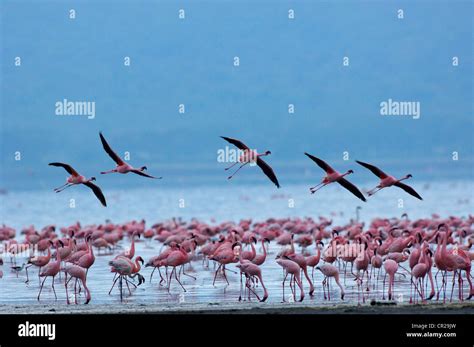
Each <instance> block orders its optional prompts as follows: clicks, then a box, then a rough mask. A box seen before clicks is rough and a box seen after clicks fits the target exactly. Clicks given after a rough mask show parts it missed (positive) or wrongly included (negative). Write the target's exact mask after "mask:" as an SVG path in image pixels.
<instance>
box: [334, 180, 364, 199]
mask: <svg viewBox="0 0 474 347" xmlns="http://www.w3.org/2000/svg"><path fill="white" fill-rule="evenodd" d="M337 183H339V184H340V185H341V186H343V187H344V188H346V189H347V190H348V191H350V192H351V193H352V194H354V195H355V196H357V197H358V198H359V199H361V200H362V201H366V200H365V197H364V194H362V193H361V192H360V190H359V189H357V187H356V186H355V185H353V184H352V183H351V182H349V181H348V180H346V179H345V178H341V179H339V180H337Z"/></svg>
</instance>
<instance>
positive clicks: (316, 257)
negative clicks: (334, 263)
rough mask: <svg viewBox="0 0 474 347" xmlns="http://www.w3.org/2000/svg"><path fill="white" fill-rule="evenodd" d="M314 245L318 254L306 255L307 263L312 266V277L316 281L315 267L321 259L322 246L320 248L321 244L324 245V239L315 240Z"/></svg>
mask: <svg viewBox="0 0 474 347" xmlns="http://www.w3.org/2000/svg"><path fill="white" fill-rule="evenodd" d="M314 245H315V247H316V254H315V255H310V256H307V257H306V265H307V266H308V267H310V268H312V270H311V278H312V279H313V281H314V268H315V267H316V266H317V265H318V264H319V261H320V260H321V248H319V246H321V247H324V243H323V242H322V241H318V240H315V243H314Z"/></svg>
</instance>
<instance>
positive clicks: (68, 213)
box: [0, 181, 474, 305]
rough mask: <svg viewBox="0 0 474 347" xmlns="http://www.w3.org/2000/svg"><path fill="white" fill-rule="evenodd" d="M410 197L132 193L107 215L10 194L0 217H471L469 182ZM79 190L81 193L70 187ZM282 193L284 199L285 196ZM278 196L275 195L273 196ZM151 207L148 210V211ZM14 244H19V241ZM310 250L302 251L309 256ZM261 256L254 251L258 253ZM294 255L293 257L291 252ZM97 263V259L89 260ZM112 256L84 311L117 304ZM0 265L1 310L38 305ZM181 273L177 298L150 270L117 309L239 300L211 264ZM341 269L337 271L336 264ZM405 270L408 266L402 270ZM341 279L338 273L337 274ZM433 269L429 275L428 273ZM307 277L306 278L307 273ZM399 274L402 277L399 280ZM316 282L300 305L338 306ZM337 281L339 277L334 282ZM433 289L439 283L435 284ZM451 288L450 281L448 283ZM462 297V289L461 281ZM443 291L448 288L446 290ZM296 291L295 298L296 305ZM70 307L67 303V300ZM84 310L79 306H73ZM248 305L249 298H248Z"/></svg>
mask: <svg viewBox="0 0 474 347" xmlns="http://www.w3.org/2000/svg"><path fill="white" fill-rule="evenodd" d="M414 187H415V189H417V190H418V191H419V193H420V194H421V195H422V196H423V197H424V201H422V202H420V201H417V200H416V199H413V198H412V197H411V196H409V195H407V194H404V192H403V191H399V190H397V189H386V190H383V191H381V192H379V193H378V194H377V195H376V196H374V197H373V198H371V199H370V200H369V202H367V203H362V202H360V203H359V201H358V200H357V199H356V198H354V197H353V196H352V195H351V194H349V193H347V192H345V191H342V189H341V188H340V187H327V189H326V191H321V193H320V194H316V195H311V194H309V193H308V191H307V189H308V187H306V186H300V185H295V186H291V187H288V189H286V190H279V191H276V190H275V189H272V188H271V187H267V186H262V187H260V186H256V187H255V186H239V185H236V186H235V187H233V188H232V189H229V188H224V189H222V188H217V187H195V188H193V189H190V190H186V191H179V190H169V189H167V190H166V189H165V190H159V189H155V190H145V189H134V190H130V191H127V192H126V193H125V191H120V190H116V191H111V192H109V195H108V201H109V207H108V208H107V209H104V208H100V206H99V207H98V206H97V204H96V203H97V202H96V201H94V197H93V196H91V195H92V194H90V193H89V192H88V191H87V190H85V191H84V190H82V189H75V190H74V189H70V192H68V193H67V194H64V193H66V192H67V191H65V192H64V193H62V194H54V193H52V192H49V191H48V192H44V191H40V192H31V191H24V192H18V193H15V194H8V195H6V196H2V206H1V210H0V211H1V217H2V222H3V223H5V224H7V225H9V226H13V227H16V228H18V229H20V228H21V227H24V226H27V225H30V224H34V225H36V226H37V228H40V227H42V226H44V225H47V224H50V223H54V224H56V225H58V226H65V225H68V224H70V223H73V222H75V221H76V220H80V221H81V223H82V224H83V225H86V224H88V223H101V222H103V221H104V220H105V219H111V220H112V221H113V222H115V223H119V222H124V221H127V220H131V219H141V218H145V219H146V220H147V221H148V224H149V225H151V224H153V223H154V222H157V221H161V220H164V219H167V218H170V217H173V216H181V217H183V218H184V219H190V218H193V217H196V218H198V219H200V220H203V221H206V222H211V221H212V220H213V219H215V220H216V221H217V222H221V221H224V220H236V221H237V220H239V219H240V218H254V219H255V220H262V219H264V218H268V217H289V216H302V217H303V216H312V217H313V218H317V217H318V216H326V217H331V218H332V219H333V220H334V224H333V225H337V224H343V223H347V222H348V221H349V219H350V218H354V217H355V212H354V211H355V207H356V206H358V205H361V206H363V209H362V211H361V219H362V220H364V221H369V220H370V219H372V218H374V217H393V216H397V217H399V216H400V215H401V214H402V213H404V212H406V213H408V214H409V216H410V218H412V219H415V218H420V217H429V216H430V215H431V213H438V214H440V215H441V216H442V217H446V216H448V215H457V216H466V215H467V214H468V213H472V211H474V207H473V197H472V192H473V191H474V184H473V183H472V182H470V181H458V182H452V183H447V182H437V183H431V184H430V185H429V186H428V185H426V184H419V185H416V184H415V185H414ZM74 188H81V187H74ZM288 192H291V194H290V193H288ZM276 193H278V194H279V195H276ZM70 198H74V199H75V202H76V207H75V208H70V207H69V202H70V201H69V199H70ZM399 198H402V199H403V204H404V205H403V207H400V206H399V203H400V202H399V201H398V199H399ZM180 199H184V207H180V202H182V201H180ZM289 199H293V202H294V207H290V206H289V205H290V204H289ZM150 201H153V204H152V203H150ZM18 238H19V239H22V236H20V234H19V230H18ZM119 245H120V247H122V248H123V249H125V248H126V247H128V246H129V240H128V239H124V240H122V241H121V242H120V244H119ZM161 247H162V246H161V244H159V243H158V242H157V241H149V242H148V241H142V242H138V243H137V250H136V255H140V256H142V257H143V258H144V259H145V261H147V260H148V259H149V258H150V257H151V256H154V255H157V254H158V253H159V252H160V250H161ZM313 247H314V245H313V246H311V247H309V248H308V251H309V252H311V253H313V252H314V248H313ZM279 249H280V247H279V246H278V245H276V244H275V243H274V242H273V243H271V245H270V253H269V255H268V258H267V261H266V262H265V264H264V265H263V266H262V274H263V279H264V281H265V285H266V286H267V289H268V292H269V298H268V301H269V302H281V301H282V279H283V278H282V269H281V267H280V266H279V265H278V264H276V262H275V255H276V253H277V252H278V251H279ZM257 250H258V252H261V250H260V247H259V248H258V249H257ZM298 251H299V249H298ZM96 255H97V252H96ZM113 257H114V255H111V254H109V255H97V257H96V262H95V264H94V265H93V267H92V268H91V269H90V271H89V275H88V286H89V288H90V291H91V294H92V301H91V303H90V304H91V305H93V304H95V303H97V304H103V303H110V304H116V303H119V302H120V295H119V291H118V288H117V287H116V288H114V291H113V292H112V295H108V291H109V289H110V287H111V285H112V280H113V277H114V276H113V273H110V267H109V266H108V265H107V263H108V261H109V260H110V259H112V258H113ZM4 261H5V263H4V265H3V266H2V267H0V269H2V270H3V273H4V276H3V278H2V279H0V304H37V303H38V301H37V300H36V296H37V294H38V291H39V283H38V277H37V270H36V269H33V268H31V269H30V271H29V274H30V283H29V284H25V283H24V281H25V273H24V271H23V272H21V273H20V274H19V276H18V278H17V277H16V273H14V272H12V271H11V270H10V263H9V259H8V257H4ZM16 261H17V264H19V265H21V264H22V263H23V262H24V261H25V260H24V259H20V258H19V259H17V260H16ZM191 266H192V268H189V265H187V267H186V272H187V273H189V274H191V275H193V276H195V277H197V280H193V279H191V278H189V277H186V276H181V280H182V282H183V284H184V286H185V287H186V292H183V291H182V289H181V288H180V286H179V285H178V284H177V282H176V281H175V280H173V281H172V285H171V291H170V293H168V291H167V289H166V288H165V287H163V286H159V285H158V282H159V275H158V272H157V271H155V274H154V277H153V282H152V283H150V281H149V277H150V273H151V271H152V269H151V268H144V269H142V271H141V273H142V274H143V275H144V276H145V278H146V283H144V284H142V285H141V286H139V287H138V288H136V289H134V288H132V289H131V290H132V295H129V294H128V290H127V288H126V286H124V303H137V304H151V303H153V304H157V303H158V304H159V303H176V304H179V303H193V302H199V303H217V302H237V300H238V297H239V289H240V281H239V275H238V274H234V273H231V272H228V273H227V276H228V279H229V282H230V285H229V286H227V285H226V283H225V281H224V279H223V278H222V277H220V276H219V277H218V280H217V282H216V286H215V287H214V286H213V285H212V280H213V276H214V265H213V263H212V262H211V264H210V265H209V268H206V267H204V266H203V263H202V260H201V259H196V260H195V261H193V262H192V264H191ZM341 266H342V264H341ZM405 267H406V268H407V267H408V265H407V264H405ZM228 268H229V269H230V270H234V271H235V270H237V269H236V267H235V265H230V266H229V267H228ZM341 271H342V272H343V270H342V267H341ZM435 271H436V269H433V273H435ZM309 272H310V275H311V270H309ZM399 272H400V274H399V275H397V276H396V283H395V295H394V297H395V299H396V300H397V301H398V302H408V300H409V297H410V285H409V283H410V278H409V275H408V274H407V273H406V272H405V271H404V270H399ZM401 274H405V275H406V277H404V276H403V275H401ZM382 278H383V277H382V275H381V276H380V278H379V281H378V286H377V288H373V287H372V286H370V291H369V292H366V300H367V301H368V302H369V301H370V300H371V299H377V300H381V299H382ZM322 280H323V277H322V275H321V273H320V272H319V271H315V272H314V284H315V288H316V290H315V295H314V297H312V298H310V297H309V295H308V294H307V293H308V284H307V282H306V280H304V281H303V283H304V286H305V292H306V297H305V302H307V301H310V302H314V304H315V305H321V304H331V303H335V302H337V303H341V300H340V297H339V296H340V295H339V288H338V287H337V286H336V285H335V283H334V281H331V301H330V302H328V301H326V300H324V298H323V289H322V285H321V281H322ZM341 280H342V281H343V275H342V274H341ZM438 282H439V283H440V279H439V281H438ZM449 283H451V278H450V279H449ZM465 284H466V287H465V288H466V289H465V290H464V293H465V296H466V295H467V293H468V292H467V282H466V281H465ZM344 286H345V289H346V296H345V300H344V302H346V303H357V302H358V301H359V299H361V298H360V297H358V289H357V283H356V282H355V281H354V276H352V275H348V276H347V278H346V280H345V284H344ZM55 287H56V292H57V295H58V301H57V302H56V301H55V300H54V294H53V292H52V290H51V279H47V281H46V283H45V288H44V290H43V293H42V296H41V303H57V304H61V305H62V304H65V302H66V297H65V290H64V285H63V282H60V281H59V279H57V282H56V285H55ZM449 289H450V287H449ZM256 290H257V293H258V294H259V295H260V296H261V295H262V294H263V293H262V288H261V287H260V286H258V287H257V289H256ZM298 293H299V292H298V291H297V297H298ZM456 293H457V290H455V294H454V300H457V295H456ZM71 299H72V298H71ZM285 299H286V300H291V292H290V288H289V287H288V283H287V286H286V288H285ZM79 300H80V302H83V300H84V298H83V297H82V296H81V297H80V298H79ZM252 300H255V297H252Z"/></svg>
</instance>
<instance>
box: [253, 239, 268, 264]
mask: <svg viewBox="0 0 474 347" xmlns="http://www.w3.org/2000/svg"><path fill="white" fill-rule="evenodd" d="M261 242H262V248H263V254H257V255H255V257H254V258H253V259H252V260H251V261H252V263H254V264H255V265H262V264H263V263H264V262H265V259H266V258H267V248H266V247H265V242H268V243H270V240H269V239H267V238H263V239H262V240H261Z"/></svg>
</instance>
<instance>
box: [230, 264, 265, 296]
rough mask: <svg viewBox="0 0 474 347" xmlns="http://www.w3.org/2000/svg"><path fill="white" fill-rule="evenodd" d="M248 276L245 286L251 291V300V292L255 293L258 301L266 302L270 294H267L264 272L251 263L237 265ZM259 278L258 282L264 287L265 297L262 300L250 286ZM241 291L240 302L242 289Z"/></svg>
mask: <svg viewBox="0 0 474 347" xmlns="http://www.w3.org/2000/svg"><path fill="white" fill-rule="evenodd" d="M236 266H237V267H238V268H239V269H240V270H241V271H242V272H243V273H244V274H245V276H246V278H247V280H246V282H245V286H246V288H247V289H248V291H249V298H250V292H252V293H254V294H255V296H256V297H257V299H258V300H260V302H264V301H265V300H267V298H268V292H267V288H266V287H265V284H264V283H263V278H262V270H261V269H260V267H259V266H258V265H256V264H254V263H252V262H250V261H248V260H247V261H245V260H244V261H242V260H241V262H240V264H237V265H236ZM255 277H256V278H258V280H259V281H260V284H261V285H262V288H263V297H262V299H260V297H259V296H258V295H257V293H255V292H254V291H253V290H252V288H251V287H250V284H251V280H252V279H253V278H255ZM240 290H241V295H240V296H239V300H240V298H241V296H242V288H241V289H240Z"/></svg>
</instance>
